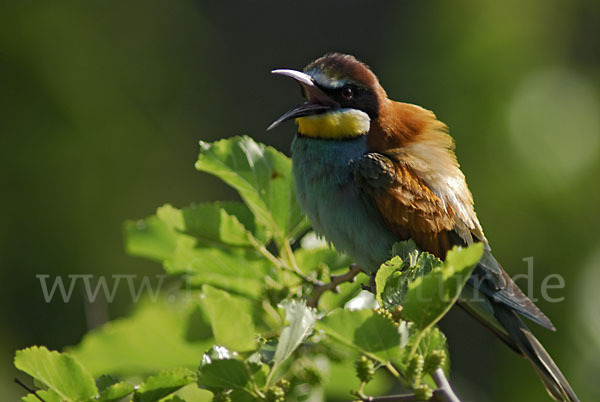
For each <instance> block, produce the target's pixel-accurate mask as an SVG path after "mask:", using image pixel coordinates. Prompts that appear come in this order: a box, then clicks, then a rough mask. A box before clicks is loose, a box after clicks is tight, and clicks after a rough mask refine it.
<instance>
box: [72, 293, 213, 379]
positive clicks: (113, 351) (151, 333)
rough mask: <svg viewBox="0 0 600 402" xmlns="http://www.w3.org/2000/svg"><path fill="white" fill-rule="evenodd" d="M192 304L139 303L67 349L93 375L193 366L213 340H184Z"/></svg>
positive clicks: (133, 372) (146, 371) (123, 373)
mask: <svg viewBox="0 0 600 402" xmlns="http://www.w3.org/2000/svg"><path fill="white" fill-rule="evenodd" d="M192 307H195V304H194V305H193V306H190V307H187V308H185V307H183V306H181V304H179V303H168V302H166V301H164V300H162V299H160V301H159V302H156V303H150V302H146V303H140V304H139V306H138V309H137V310H136V311H135V313H134V314H133V315H132V316H131V317H129V318H122V319H118V320H115V321H111V322H109V323H107V324H105V325H103V326H102V327H100V328H98V329H96V330H93V331H91V332H89V333H88V334H86V335H85V336H84V338H83V340H82V341H81V343H80V344H79V345H78V346H76V347H74V348H71V349H70V350H69V352H70V353H71V354H72V355H73V356H75V357H76V358H77V359H78V360H79V361H81V362H82V363H83V364H84V365H85V367H87V368H88V370H90V371H91V372H92V373H93V374H94V375H96V376H97V375H100V374H106V373H110V374H122V375H139V374H143V373H152V372H157V371H160V370H162V369H167V368H174V367H180V366H184V367H196V366H197V365H198V362H199V359H200V356H202V354H203V353H204V351H205V350H206V349H207V348H208V347H209V346H210V345H211V344H212V340H206V341H202V342H188V341H186V330H187V326H188V318H189V315H190V314H191V312H192V311H193V309H192Z"/></svg>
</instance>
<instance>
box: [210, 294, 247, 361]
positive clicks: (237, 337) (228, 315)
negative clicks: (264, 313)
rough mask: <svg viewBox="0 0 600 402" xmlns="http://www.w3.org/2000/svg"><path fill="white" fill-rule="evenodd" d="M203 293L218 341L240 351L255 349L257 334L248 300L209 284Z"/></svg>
mask: <svg viewBox="0 0 600 402" xmlns="http://www.w3.org/2000/svg"><path fill="white" fill-rule="evenodd" d="M202 293H203V294H202V306H203V307H204V310H205V311H206V314H207V315H208V317H209V319H210V325H211V328H212V332H213V335H214V337H215V341H216V343H217V344H218V345H223V346H225V347H227V348H230V349H233V350H237V351H240V352H245V351H249V350H254V349H255V348H256V335H255V333H254V322H253V321H252V314H251V305H250V304H249V303H248V301H247V300H244V299H241V298H239V297H235V296H232V295H230V294H229V293H227V292H225V291H223V290H219V289H215V288H213V287H211V286H208V285H205V286H203V287H202Z"/></svg>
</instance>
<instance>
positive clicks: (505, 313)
mask: <svg viewBox="0 0 600 402" xmlns="http://www.w3.org/2000/svg"><path fill="white" fill-rule="evenodd" d="M492 304H493V307H494V313H495V316H496V318H497V319H498V321H500V323H501V324H502V326H504V328H506V331H507V332H508V334H509V335H510V338H511V340H512V341H513V342H514V343H515V345H516V346H517V347H518V348H519V349H520V351H521V353H522V354H523V355H524V356H525V357H526V358H527V359H528V360H529V361H531V363H532V364H533V367H534V368H535V371H536V372H537V374H538V376H539V377H540V379H541V380H542V382H543V383H544V386H545V387H546V390H547V391H548V393H549V394H550V396H551V397H552V398H554V399H556V400H557V401H563V402H579V398H577V395H575V391H573V389H572V388H571V386H570V385H569V382H568V381H567V379H566V378H565V377H564V376H563V374H562V373H561V372H560V370H559V369H558V367H557V366H556V364H555V363H554V361H552V358H551V357H550V355H549V354H548V352H546V349H544V347H543V346H542V344H541V343H540V342H539V341H538V340H537V339H536V338H535V336H533V334H532V333H531V331H529V328H527V326H526V325H525V323H524V322H523V321H522V320H521V319H520V318H519V317H518V316H517V314H516V313H515V312H514V311H513V310H511V309H509V308H508V307H506V306H504V305H502V304H499V303H492Z"/></svg>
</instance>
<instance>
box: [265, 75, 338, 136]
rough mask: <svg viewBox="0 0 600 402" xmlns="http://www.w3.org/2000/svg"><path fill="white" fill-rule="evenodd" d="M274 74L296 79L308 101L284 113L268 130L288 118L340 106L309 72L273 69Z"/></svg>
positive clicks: (308, 114)
mask: <svg viewBox="0 0 600 402" xmlns="http://www.w3.org/2000/svg"><path fill="white" fill-rule="evenodd" d="M271 73H272V74H277V75H285V76H287V77H291V78H293V79H295V80H296V81H297V82H298V83H299V84H300V86H301V87H302V91H303V92H304V96H305V97H306V102H304V103H303V104H301V105H298V106H296V107H295V108H293V109H292V110H290V111H288V112H286V113H284V114H283V115H282V116H281V117H280V118H278V119H277V120H275V121H274V122H273V123H272V124H271V125H270V126H269V128H267V131H269V130H271V129H273V128H275V127H277V126H278V125H280V124H281V123H283V122H284V121H287V120H291V119H295V118H297V117H303V116H310V115H312V114H318V113H322V112H324V111H326V110H330V109H333V108H336V107H339V104H338V103H337V102H335V101H334V100H332V99H331V98H330V97H329V95H327V94H326V93H325V92H323V91H322V90H321V89H320V88H319V87H317V86H316V85H315V81H314V80H313V79H312V77H311V76H310V75H308V74H304V73H302V72H300V71H295V70H285V69H280V70H273V71H271Z"/></svg>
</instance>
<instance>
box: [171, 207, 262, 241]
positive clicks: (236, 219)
mask: <svg viewBox="0 0 600 402" xmlns="http://www.w3.org/2000/svg"><path fill="white" fill-rule="evenodd" d="M182 215H183V221H184V225H185V227H184V232H185V233H187V234H189V235H191V236H194V237H196V238H198V239H199V240H200V241H206V242H216V243H223V244H227V245H231V246H252V245H253V244H254V243H255V242H257V240H256V239H255V238H254V236H253V234H252V232H251V230H252V229H253V228H254V226H255V225H254V220H253V216H252V213H251V212H250V210H249V209H248V208H247V207H246V206H245V205H244V204H241V203H238V202H213V203H203V204H196V205H192V206H189V207H187V208H184V209H183V210H182ZM242 221H243V222H245V224H244V223H242ZM245 225H252V226H245Z"/></svg>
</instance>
